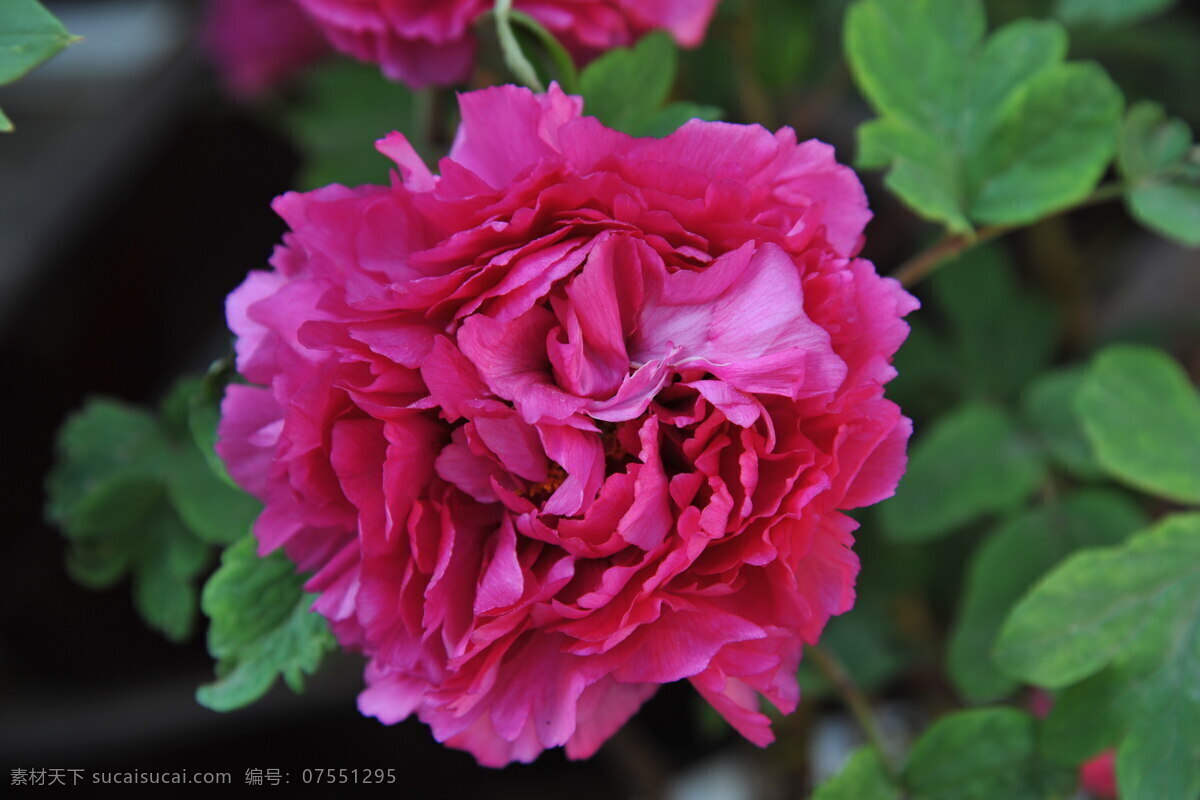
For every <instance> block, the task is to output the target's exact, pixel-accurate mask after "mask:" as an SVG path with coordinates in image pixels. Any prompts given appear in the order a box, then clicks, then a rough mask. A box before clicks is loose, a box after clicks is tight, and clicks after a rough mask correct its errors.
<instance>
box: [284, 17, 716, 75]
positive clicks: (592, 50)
mask: <svg viewBox="0 0 1200 800" xmlns="http://www.w3.org/2000/svg"><path fill="white" fill-rule="evenodd" d="M295 2H297V3H299V4H300V5H301V6H303V7H304V8H305V9H306V10H307V11H308V12H309V14H311V15H312V18H313V19H314V20H315V21H316V22H317V24H318V25H320V27H321V29H322V30H324V32H325V34H326V36H328V37H329V41H330V42H332V43H333V45H334V47H336V48H337V49H339V50H341V51H342V52H344V53H347V54H349V55H352V56H354V57H355V58H358V59H360V60H362V61H371V62H375V63H377V64H379V65H380V67H382V69H383V72H384V74H385V75H387V76H388V77H389V78H391V79H392V80H395V81H401V82H403V83H406V84H408V85H409V86H411V87H413V88H421V87H423V86H428V85H430V84H433V85H438V86H445V85H448V84H452V83H457V82H460V81H464V80H466V78H467V77H468V76H469V75H470V72H471V67H472V65H473V63H474V57H475V39H474V37H473V35H472V32H471V26H472V25H473V24H474V22H475V20H476V19H477V18H478V17H479V15H481V14H483V13H484V12H485V11H487V10H489V9H490V8H491V7H492V5H493V3H492V2H491V0H443V2H437V3H431V2H428V0H295ZM718 2H719V0H515V2H514V3H513V6H514V8H516V9H518V10H521V11H524V12H525V13H527V14H529V15H530V16H532V17H533V18H535V19H537V20H538V21H539V22H540V23H541V24H542V25H544V26H546V28H548V29H549V30H550V31H552V32H553V33H554V34H555V35H556V36H558V37H559V38H560V39H561V40H562V41H563V43H564V44H565V45H566V46H567V47H568V48H570V49H571V50H572V51H573V52H574V53H575V54H576V55H577V56H578V57H580V58H584V59H586V58H589V57H591V56H594V55H596V54H598V53H600V52H603V51H604V50H608V49H611V48H614V47H621V46H624V45H628V44H630V43H631V42H633V41H634V40H635V39H637V38H638V37H640V36H642V35H643V34H645V33H647V32H648V31H651V30H655V29H664V30H667V31H669V32H670V33H671V35H672V36H674V37H675V39H676V40H677V41H678V42H679V43H680V44H682V45H684V46H688V47H694V46H696V45H698V44H700V42H701V40H703V38H704V31H705V29H706V28H707V27H708V21H709V19H710V18H711V17H712V14H713V10H714V9H715V8H716V5H717V3H718Z"/></svg>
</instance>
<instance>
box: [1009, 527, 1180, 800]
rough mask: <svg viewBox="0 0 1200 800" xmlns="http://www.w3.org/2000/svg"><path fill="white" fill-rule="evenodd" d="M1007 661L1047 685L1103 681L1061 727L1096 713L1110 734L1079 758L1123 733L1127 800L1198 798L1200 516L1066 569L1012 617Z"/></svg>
mask: <svg viewBox="0 0 1200 800" xmlns="http://www.w3.org/2000/svg"><path fill="white" fill-rule="evenodd" d="M997 658H998V660H999V663H1000V664H1001V666H1002V667H1003V668H1005V669H1006V670H1007V671H1009V672H1010V673H1011V674H1013V675H1015V676H1017V677H1020V678H1022V679H1025V680H1028V681H1030V682H1033V683H1037V684H1039V685H1043V686H1051V687H1054V686H1065V685H1068V684H1071V683H1074V682H1075V681H1077V680H1079V679H1081V678H1086V677H1088V676H1090V675H1094V676H1095V677H1092V678H1090V679H1089V680H1087V681H1084V683H1082V684H1079V686H1077V687H1073V688H1072V689H1070V690H1068V691H1067V692H1066V693H1065V694H1064V698H1063V702H1064V705H1067V704H1069V705H1067V709H1066V711H1064V712H1063V713H1062V714H1059V715H1058V716H1059V719H1058V720H1057V722H1056V727H1057V729H1059V730H1061V729H1062V728H1063V722H1062V720H1063V718H1064V717H1065V718H1066V719H1067V720H1068V721H1073V722H1078V721H1079V720H1080V719H1081V718H1084V714H1083V712H1087V711H1089V710H1090V709H1088V708H1087V707H1086V706H1085V703H1087V702H1090V703H1091V704H1092V705H1093V706H1095V707H1096V709H1095V710H1090V711H1091V713H1092V715H1093V716H1094V717H1096V718H1097V719H1098V722H1099V727H1100V729H1101V735H1100V736H1093V735H1092V734H1091V733H1090V732H1088V731H1084V732H1082V733H1081V734H1080V736H1082V737H1083V738H1084V739H1085V740H1086V742H1085V744H1084V745H1082V746H1081V745H1079V744H1078V743H1075V744H1073V745H1071V746H1070V748H1069V749H1074V750H1076V751H1081V752H1086V751H1087V750H1088V749H1089V748H1094V747H1096V746H1098V745H1107V744H1110V743H1111V740H1112V738H1113V736H1114V735H1115V734H1116V733H1117V732H1118V731H1120V732H1121V733H1123V734H1124V739H1123V742H1122V744H1121V746H1120V749H1119V752H1118V764H1117V773H1118V776H1119V781H1120V789H1121V797H1122V798H1123V800H1157V799H1158V798H1163V797H1194V796H1196V792H1197V791H1200V735H1197V731H1200V695H1197V693H1196V691H1195V687H1196V686H1197V685H1198V679H1200V514H1197V513H1192V514H1179V515H1176V516H1172V517H1168V518H1166V519H1165V520H1163V521H1162V522H1160V523H1159V524H1158V525H1156V526H1154V527H1153V528H1151V529H1150V530H1149V531H1147V532H1145V533H1143V534H1140V535H1138V536H1135V537H1133V538H1132V539H1130V540H1129V541H1128V542H1127V543H1126V544H1125V545H1123V546H1120V547H1111V548H1102V549H1096V550H1090V551H1085V552H1083V553H1079V554H1077V555H1075V556H1073V557H1071V558H1070V559H1068V560H1067V561H1066V562H1065V563H1064V564H1063V565H1062V566H1060V567H1059V568H1058V569H1056V570H1055V571H1054V572H1052V573H1051V574H1050V575H1049V576H1047V577H1046V578H1045V579H1044V580H1043V581H1042V582H1041V583H1040V584H1038V586H1036V587H1035V588H1034V590H1033V591H1032V592H1031V593H1030V594H1029V595H1028V596H1027V597H1026V598H1025V599H1024V600H1022V601H1021V603H1020V604H1019V605H1018V606H1017V607H1016V609H1015V610H1014V611H1013V614H1012V616H1011V617H1010V619H1009V621H1008V623H1007V624H1006V625H1005V627H1004V629H1003V631H1002V632H1001V635H1000V641H999V644H998V646H997ZM1105 667H1108V669H1107V670H1106V671H1104V672H1101V670H1103V669H1104V668H1105ZM1056 712H1057V709H1056ZM1055 716H1056V714H1051V720H1050V721H1049V722H1054V721H1055V720H1054V717H1055Z"/></svg>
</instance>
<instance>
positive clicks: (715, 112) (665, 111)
mask: <svg viewBox="0 0 1200 800" xmlns="http://www.w3.org/2000/svg"><path fill="white" fill-rule="evenodd" d="M720 118H721V109H719V108H716V107H715V106H702V105H698V104H696V103H687V102H680V103H671V104H670V105H667V106H664V107H663V108H661V109H659V110H658V111H654V112H652V113H650V114H649V115H648V116H645V117H643V118H641V119H640V120H637V121H635V122H633V123H631V124H630V125H629V127H628V128H627V129H626V130H625V132H626V133H628V134H630V135H631V136H656V137H663V136H668V135H670V134H672V133H674V132H675V131H676V130H678V129H679V126H681V125H683V124H684V123H685V122H688V121H689V120H693V119H704V120H714V119H720Z"/></svg>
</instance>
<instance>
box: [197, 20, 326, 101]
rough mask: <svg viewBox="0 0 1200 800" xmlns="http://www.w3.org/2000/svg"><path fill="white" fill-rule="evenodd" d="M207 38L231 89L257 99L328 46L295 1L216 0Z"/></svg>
mask: <svg viewBox="0 0 1200 800" xmlns="http://www.w3.org/2000/svg"><path fill="white" fill-rule="evenodd" d="M203 40H204V44H205V46H206V48H207V49H208V51H209V53H210V55H211V57H212V60H213V64H214V65H215V66H216V68H217V71H218V73H219V74H220V76H221V78H222V80H223V81H224V83H225V85H226V86H227V87H228V89H229V91H230V92H231V93H232V94H233V95H234V96H236V97H238V98H241V99H252V98H254V97H256V96H258V95H260V94H262V93H263V92H265V91H267V90H268V89H272V88H274V87H275V86H277V85H278V84H280V83H282V82H283V81H285V80H287V79H288V78H290V77H291V76H292V75H293V74H294V73H296V72H297V71H298V70H300V69H301V68H303V67H305V66H307V65H308V64H310V63H311V62H313V61H315V60H316V59H318V58H320V57H321V55H322V54H324V53H325V52H326V50H327V49H328V45H327V44H326V43H325V40H324V38H323V37H322V35H321V32H320V31H319V30H317V28H316V26H314V25H313V23H312V21H311V20H310V19H309V18H308V16H307V15H306V14H305V13H304V11H303V10H301V9H300V7H299V6H297V5H296V2H295V0H211V2H210V3H209V5H208V10H207V15H206V17H205V20H204V28H203Z"/></svg>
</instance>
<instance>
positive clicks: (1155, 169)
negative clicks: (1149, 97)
mask: <svg viewBox="0 0 1200 800" xmlns="http://www.w3.org/2000/svg"><path fill="white" fill-rule="evenodd" d="M1191 146H1192V131H1191V129H1190V128H1188V126H1187V123H1186V122H1184V121H1183V120H1181V119H1168V118H1167V115H1166V113H1165V112H1164V111H1163V109H1162V106H1160V105H1159V104H1158V103H1151V102H1147V101H1142V102H1140V103H1136V104H1134V105H1133V106H1132V107H1131V108H1130V109H1129V113H1128V114H1127V115H1126V116H1125V124H1124V125H1123V126H1122V128H1121V146H1120V148H1119V149H1118V150H1117V166H1118V167H1120V170H1121V174H1122V175H1124V176H1125V177H1126V178H1128V179H1130V180H1134V181H1137V180H1141V179H1143V178H1145V177H1147V176H1152V175H1156V174H1158V173H1160V172H1163V171H1164V170H1168V169H1171V168H1172V167H1174V166H1176V165H1178V164H1179V163H1180V162H1182V161H1183V160H1184V159H1185V158H1186V157H1187V154H1188V151H1189V150H1190V149H1191Z"/></svg>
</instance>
